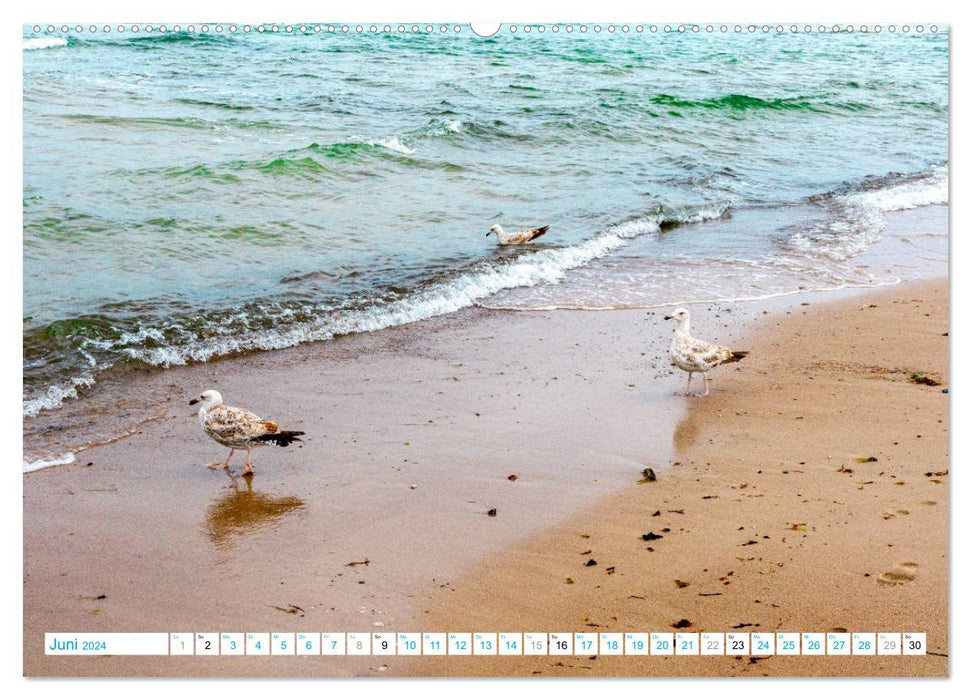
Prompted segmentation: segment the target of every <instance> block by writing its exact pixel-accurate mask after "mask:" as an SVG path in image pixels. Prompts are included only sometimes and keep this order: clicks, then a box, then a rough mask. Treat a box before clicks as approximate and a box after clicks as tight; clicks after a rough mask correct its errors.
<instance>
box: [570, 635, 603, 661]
mask: <svg viewBox="0 0 971 700" xmlns="http://www.w3.org/2000/svg"><path fill="white" fill-rule="evenodd" d="M597 641H598V640H597V633H596V632H577V633H576V634H574V635H573V653H574V654H576V655H577V656H579V655H581V654H584V655H590V656H594V655H596V654H599V653H600V651H599V646H598V644H597Z"/></svg>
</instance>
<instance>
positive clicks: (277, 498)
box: [24, 281, 948, 676]
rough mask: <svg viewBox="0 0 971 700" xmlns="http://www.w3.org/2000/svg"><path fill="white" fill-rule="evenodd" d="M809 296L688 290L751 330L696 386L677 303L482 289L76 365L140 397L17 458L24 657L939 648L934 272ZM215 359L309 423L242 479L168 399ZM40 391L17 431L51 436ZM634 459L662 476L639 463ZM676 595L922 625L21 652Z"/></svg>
mask: <svg viewBox="0 0 971 700" xmlns="http://www.w3.org/2000/svg"><path fill="white" fill-rule="evenodd" d="M817 301H818V299H817V298H813V300H812V306H809V307H802V306H799V305H798V301H797V302H796V305H795V306H791V304H792V303H793V302H792V300H786V301H785V302H777V303H776V304H775V306H773V307H766V306H765V305H764V304H761V303H760V304H741V305H737V304H736V305H719V306H711V307H708V306H701V305H699V306H698V307H695V308H696V313H697V318H696V322H695V324H694V325H695V330H696V332H697V334H698V335H699V336H702V337H712V338H717V339H718V340H719V341H724V342H728V343H732V344H735V345H736V346H737V347H740V346H738V345H737V341H738V340H739V339H740V335H741V334H742V333H743V332H745V331H746V329H748V330H751V329H752V328H760V330H758V332H757V333H756V334H755V335H749V336H748V337H746V339H745V345H746V349H749V350H751V351H752V355H751V357H749V358H748V359H746V361H745V362H744V363H741V364H739V365H733V366H732V367H731V368H727V367H726V368H723V369H721V370H718V371H716V372H717V373H716V375H715V379H714V381H713V382H712V385H713V394H712V396H710V397H709V398H707V399H703V400H702V399H693V398H683V397H676V396H674V395H673V392H674V391H676V390H678V389H680V388H681V387H682V385H683V375H682V374H681V373H675V372H674V371H672V370H671V369H670V368H669V367H667V364H666V360H665V350H666V346H667V344H668V340H669V338H670V333H671V328H670V325H669V324H668V323H666V322H663V321H661V320H660V317H661V316H662V315H663V313H656V312H645V311H619V312H604V313H579V312H561V313H545V312H544V313H525V314H516V313H502V312H486V311H483V310H479V309H473V310H469V311H466V312H462V313H460V314H456V315H453V316H450V317H447V318H440V319H433V320H432V321H428V322H423V323H419V324H413V325H412V326H406V327H402V328H397V329H391V330H388V331H382V332H379V333H372V334H367V335H366V336H357V337H350V338H345V339H341V340H338V341H331V342H329V343H326V344H323V345H314V346H306V347H302V348H295V349H293V350H289V351H281V352H275V353H270V354H265V355H254V356H249V357H243V358H236V359H232V360H227V361H222V362H214V363H210V364H207V365H202V366H195V367H188V368H182V369H175V370H169V371H166V372H154V373H147V374H146V375H145V376H135V377H128V378H126V379H125V382H126V384H125V386H126V393H125V394H124V395H121V394H112V392H111V391H108V390H107V389H100V390H99V391H96V392H93V393H94V395H93V396H92V397H90V399H91V400H90V402H89V403H91V404H97V403H98V402H101V404H102V406H103V408H102V409H101V410H103V411H104V413H105V415H108V414H112V415H116V414H117V413H119V412H125V415H126V417H127V418H128V419H130V421H131V422H136V421H138V420H140V419H141V418H142V417H143V416H142V414H140V413H137V412H130V413H128V412H127V407H128V406H143V407H146V408H145V412H146V413H147V414H151V415H154V416H157V417H155V418H154V419H152V420H149V421H148V422H145V423H142V424H140V425H139V427H138V428H137V430H136V431H135V432H134V433H133V434H132V435H130V436H129V437H127V438H125V439H123V440H120V441H117V442H113V443H110V444H106V445H100V446H96V447H92V448H90V449H88V450H85V451H83V452H80V453H78V462H77V463H76V464H75V465H71V466H67V467H55V468H51V469H46V470H42V471H38V472H34V473H30V474H25V476H24V619H25V630H24V671H25V674H27V675H360V674H379V673H380V674H382V675H399V674H402V675H404V674H431V675H479V674H483V675H524V676H531V675H537V674H542V675H556V674H563V675H577V674H587V675H600V674H604V675H610V674H620V675H658V674H675V675H680V674H684V675H705V674H772V675H786V674H802V673H811V674H822V675H838V674H864V675H865V674H888V675H890V674H904V675H912V674H937V675H940V674H944V673H946V670H947V663H946V661H947V660H946V656H940V655H939V654H943V655H946V654H947V637H946V629H947V627H946V625H947V576H946V573H947V482H948V479H947V476H946V475H935V473H936V472H945V471H946V470H947V468H948V466H947V433H946V429H947V398H948V397H947V395H946V394H942V393H941V387H940V386H937V387H930V386H921V385H916V384H913V383H911V382H910V381H909V375H910V374H911V373H912V372H914V371H920V372H924V373H926V374H927V375H929V376H931V377H933V378H935V379H938V380H940V381H942V382H946V379H947V378H946V376H945V372H946V360H947V337H945V336H944V335H943V334H945V333H946V331H947V297H946V282H945V281H939V282H935V283H929V284H922V285H919V286H915V287H910V288H894V289H890V290H888V291H885V292H882V293H880V294H875V295H873V296H867V297H860V296H857V297H852V298H850V299H847V300H844V301H842V302H838V303H837V304H836V305H826V306H824V307H819V306H817V303H816V302H817ZM871 304H872V305H873V306H871ZM763 308H772V311H773V312H772V313H771V314H769V315H768V316H764V315H762V313H761V311H762V309H763ZM786 309H788V311H786ZM803 311H805V312H806V313H805V314H803V313H801V312H803ZM775 319H779V320H778V321H776V320H775ZM729 321H732V323H729ZM878 341H879V342H878ZM322 348H323V349H322ZM103 386H104V387H111V386H112V385H111V383H110V382H106V383H105V384H104V385H103ZM206 388H217V389H219V390H220V391H221V392H222V393H223V395H224V396H225V397H226V400H227V402H228V403H232V404H237V405H243V406H245V407H247V408H250V409H252V410H254V411H256V412H257V413H259V414H260V415H262V416H263V417H264V418H268V419H272V420H275V421H277V422H279V423H280V424H281V426H283V427H285V428H291V429H299V430H304V431H306V432H307V441H306V442H305V443H304V444H303V445H302V446H300V447H299V448H297V449H294V448H290V449H288V450H279V449H276V448H265V449H263V450H262V451H257V452H256V453H255V458H254V463H255V465H256V471H257V473H256V476H255V477H254V478H253V479H252V480H246V479H242V478H238V477H232V476H229V475H227V474H226V473H225V472H214V471H211V470H209V469H206V467H205V465H207V464H209V463H210V462H212V461H213V460H215V459H217V458H224V457H225V452H224V450H223V448H221V447H220V446H218V445H216V444H215V443H213V442H211V441H210V440H209V439H208V438H206V437H205V436H204V435H203V434H202V432H201V429H200V428H199V426H198V424H197V422H196V420H195V418H194V417H192V416H190V415H189V414H190V411H191V409H190V408H189V407H188V405H186V402H187V400H188V398H190V397H192V396H194V395H197V394H198V393H199V392H201V391H202V390H204V389H206ZM99 392H100V393H99ZM116 417H117V415H116ZM44 421H45V418H44V417H43V416H42V417H41V418H39V419H38V420H35V421H28V422H27V425H26V426H25V432H26V433H27V434H29V435H32V436H36V435H42V436H44V435H52V436H56V435H57V433H58V426H57V425H45V424H44ZM672 435H673V436H674V439H673V441H672ZM51 439H52V440H53V439H55V438H51ZM869 457H875V458H876V461H875V462H873V461H870V462H867V463H860V462H858V461H857V460H858V459H859V458H869ZM239 458H240V455H237V459H239ZM241 464H242V463H241V461H240V462H237V463H236V464H235V465H234V468H233V472H235V473H238V472H239V470H240V469H241ZM648 466H649V467H652V468H654V469H655V471H656V472H657V475H658V480H657V481H656V482H652V483H648V484H643V485H637V484H636V483H635V482H636V481H637V480H638V478H639V477H640V471H641V470H642V469H643V468H645V467H648ZM850 470H852V471H850ZM928 472H930V473H931V474H932V475H931V476H926V473H928ZM511 475H515V476H516V477H517V478H516V479H515V480H511V479H509V478H508V477H509V476H511ZM490 508H496V509H497V515H496V517H490V516H489V515H487V512H488V510H489V509H490ZM681 511H683V512H681ZM656 512H659V514H658V515H655V513H656ZM578 513H579V514H578ZM649 532H654V533H656V534H661V535H662V539H659V540H655V541H652V542H645V541H643V540H642V539H641V535H642V534H646V533H649ZM750 541H751V542H752V544H748V543H749V542H750ZM648 547H651V548H652V549H653V551H650V550H648ZM588 550H589V553H587V552H588ZM591 558H593V559H595V560H596V561H597V564H596V565H595V566H589V567H587V566H584V563H585V562H587V561H588V560H589V559H591ZM355 562H359V563H356V564H354V565H353V566H351V564H352V563H355ZM905 565H906V566H905ZM611 567H612V568H611ZM567 579H572V580H573V581H574V583H572V584H570V583H567ZM675 580H680V581H682V582H685V583H687V584H688V585H687V586H685V587H682V588H679V587H678V585H677V584H676V583H675ZM887 583H892V584H894V585H883V584H887ZM703 593H704V594H708V593H717V594H719V595H699V594H703ZM682 618H684V619H687V620H689V621H690V622H691V624H692V627H691V628H690V629H691V630H693V631H701V630H717V631H725V630H730V629H731V628H733V627H734V626H736V625H750V626H746V627H742V628H740V629H744V630H746V631H753V630H755V631H758V630H763V631H813V630H818V631H827V630H830V629H835V628H846V629H848V630H851V631H853V630H866V631H871V630H872V631H878V630H894V631H897V630H900V631H926V632H927V633H928V647H929V648H930V649H931V650H932V651H933V652H934V654H935V655H933V656H927V657H922V658H882V657H876V658H867V659H852V658H840V659H833V658H822V659H818V658H817V659H809V658H806V657H803V658H789V659H782V658H779V657H775V658H771V659H764V660H758V661H752V660H751V659H749V658H748V657H746V658H743V659H735V658H734V657H727V658H722V659H704V660H699V659H689V660H685V659H680V658H678V659H667V658H647V659H639V660H634V659H629V658H614V659H608V658H605V657H600V658H597V659H587V658H573V657H564V658H559V659H558V658H555V657H547V658H542V659H537V658H529V659H515V658H510V657H502V658H480V657H476V658H471V659H457V658H449V659H441V660H435V659H430V658H426V659H419V660H411V661H409V660H406V659H404V658H395V657H370V658H366V657H365V658H355V657H347V658H343V657H342V658H327V657H297V658H280V657H274V658H253V657H246V658H226V657H222V658H213V657H195V658H186V657H153V658H141V657H107V658H84V657H47V656H44V655H43V653H42V651H41V649H42V644H43V634H44V632H53V631H63V632H67V631H71V632H84V631H166V632H169V631H199V632H201V631H264V632H269V631H361V632H373V631H411V632H414V631H459V630H467V631H473V630H474V631H486V630H488V631H523V630H526V631H529V630H538V631H539V630H542V631H548V630H550V631H555V630H563V631H591V630H592V631H624V630H632V631H663V630H671V629H672V628H671V625H672V623H674V622H676V621H678V620H680V619H682ZM382 666H383V667H384V668H381V667H382Z"/></svg>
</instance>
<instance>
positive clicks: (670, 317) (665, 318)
mask: <svg viewBox="0 0 971 700" xmlns="http://www.w3.org/2000/svg"><path fill="white" fill-rule="evenodd" d="M672 318H674V316H665V317H664V320H665V321H670V320H671V319H672Z"/></svg>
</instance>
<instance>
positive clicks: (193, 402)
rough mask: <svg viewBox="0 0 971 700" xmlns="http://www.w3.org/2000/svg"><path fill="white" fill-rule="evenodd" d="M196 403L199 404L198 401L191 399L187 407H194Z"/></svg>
mask: <svg viewBox="0 0 971 700" xmlns="http://www.w3.org/2000/svg"><path fill="white" fill-rule="evenodd" d="M197 403H199V399H192V401H190V402H189V405H190V406H195V405H196V404H197Z"/></svg>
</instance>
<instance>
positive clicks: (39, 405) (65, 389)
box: [24, 374, 94, 417]
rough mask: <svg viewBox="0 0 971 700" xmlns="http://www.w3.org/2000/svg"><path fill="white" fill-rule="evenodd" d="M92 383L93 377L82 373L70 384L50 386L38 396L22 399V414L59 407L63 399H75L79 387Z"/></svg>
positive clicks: (26, 414) (34, 413) (27, 414)
mask: <svg viewBox="0 0 971 700" xmlns="http://www.w3.org/2000/svg"><path fill="white" fill-rule="evenodd" d="M93 384H94V377H93V376H92V375H90V374H84V375H82V376H80V377H74V378H73V379H71V382H70V384H66V385H60V384H57V385H54V386H50V387H48V388H47V391H46V392H44V393H43V394H41V395H40V396H35V397H34V398H31V399H25V400H24V416H27V417H32V416H36V415H37V414H38V413H40V412H41V411H49V410H50V409H52V408H59V407H60V406H61V405H62V404H63V403H64V399H76V398H77V397H78V389H79V388H80V387H89V386H92V385H93Z"/></svg>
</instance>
